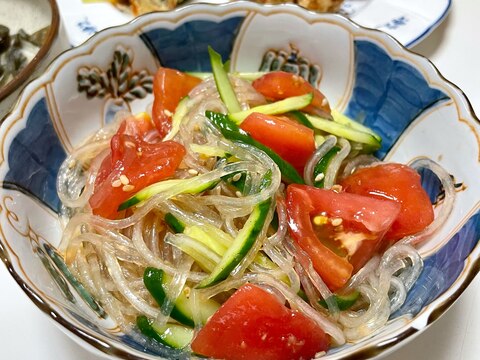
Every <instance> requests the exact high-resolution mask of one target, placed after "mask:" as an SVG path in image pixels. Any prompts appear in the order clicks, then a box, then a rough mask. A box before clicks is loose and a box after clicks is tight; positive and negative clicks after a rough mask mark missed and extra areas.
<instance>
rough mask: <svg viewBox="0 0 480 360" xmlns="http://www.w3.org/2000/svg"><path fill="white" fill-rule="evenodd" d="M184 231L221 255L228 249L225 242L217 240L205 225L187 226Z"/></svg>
mask: <svg viewBox="0 0 480 360" xmlns="http://www.w3.org/2000/svg"><path fill="white" fill-rule="evenodd" d="M218 231H221V230H218ZM183 233H184V234H185V235H187V236H189V237H191V238H192V239H195V240H197V241H199V242H201V243H202V244H204V245H205V246H207V247H208V248H209V249H211V250H213V251H215V253H217V254H218V255H220V256H222V255H223V254H224V253H225V251H227V247H226V246H224V244H222V243H220V242H219V241H217V240H216V239H215V238H214V237H213V236H211V235H210V234H209V233H207V232H206V231H205V230H204V229H203V226H202V227H200V226H198V225H193V226H187V227H186V228H185V231H184V232H183Z"/></svg>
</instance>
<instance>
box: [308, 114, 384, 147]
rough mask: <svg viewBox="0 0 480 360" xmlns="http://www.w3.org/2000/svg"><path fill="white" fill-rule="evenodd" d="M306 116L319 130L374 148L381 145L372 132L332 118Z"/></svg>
mask: <svg viewBox="0 0 480 360" xmlns="http://www.w3.org/2000/svg"><path fill="white" fill-rule="evenodd" d="M305 116H306V117H307V119H308V120H309V121H310V122H311V123H312V125H313V126H314V127H315V128H316V129H318V130H322V131H325V132H327V133H330V134H333V135H336V136H340V137H343V138H345V139H347V140H352V141H356V142H359V143H362V144H367V145H369V146H371V147H372V148H373V149H374V150H376V149H379V148H380V146H381V143H380V141H379V140H378V139H377V138H376V137H375V136H373V135H372V134H371V133H368V132H363V131H359V130H357V129H354V128H353V127H351V126H347V125H344V124H340V123H338V122H335V121H332V120H326V119H322V118H320V117H318V116H313V115H308V114H305Z"/></svg>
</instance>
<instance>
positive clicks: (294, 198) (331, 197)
mask: <svg viewBox="0 0 480 360" xmlns="http://www.w3.org/2000/svg"><path fill="white" fill-rule="evenodd" d="M371 200H375V201H371ZM286 203H287V215H288V224H289V231H290V234H291V236H292V238H293V239H294V240H295V241H296V242H297V244H298V245H299V246H300V247H301V248H302V249H303V250H304V251H305V252H306V253H307V255H309V257H310V259H311V261H312V265H313V267H314V269H315V271H317V273H318V274H319V275H320V276H321V277H322V278H323V280H324V281H325V283H326V284H327V286H328V287H329V288H330V289H331V290H333V291H335V290H338V289H340V288H341V287H342V286H343V285H345V283H346V282H347V281H348V280H349V278H350V277H351V275H352V273H354V272H356V271H358V270H359V269H360V268H361V267H362V266H363V265H364V264H365V263H366V262H367V261H368V260H369V259H370V258H371V257H372V256H373V255H374V254H375V252H376V251H377V250H378V248H379V246H380V242H381V240H382V238H383V235H384V234H385V232H386V231H387V230H388V229H389V228H390V226H391V224H392V223H393V221H394V220H395V218H396V217H397V215H398V213H399V211H400V206H399V205H398V204H396V203H395V202H392V201H387V200H378V199H372V198H369V197H367V196H361V195H356V194H349V193H337V192H335V191H333V190H326V189H317V188H314V187H311V186H307V185H297V184H291V185H289V186H288V188H287V198H286ZM318 214H324V216H325V218H327V219H341V226H342V228H341V229H340V228H336V227H335V226H332V225H328V224H325V226H322V237H323V238H322V240H325V241H326V240H333V242H334V243H335V244H336V246H337V247H338V249H337V250H338V251H337V252H334V251H333V250H332V249H331V248H329V247H327V246H326V245H324V243H323V242H322V241H321V239H320V238H319V237H318V236H317V233H316V231H315V229H314V227H313V224H312V217H314V216H315V215H318ZM342 236H345V238H350V239H352V238H353V237H354V238H355V242H354V245H353V247H351V249H352V250H348V249H349V248H348V247H347V250H348V254H345V255H339V254H338V253H341V251H340V249H341V245H344V244H346V241H345V240H343V239H344V238H342ZM324 238H325V239H324ZM327 238H328V239H327ZM344 250H345V249H344Z"/></svg>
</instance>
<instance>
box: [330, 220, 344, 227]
mask: <svg viewBox="0 0 480 360" xmlns="http://www.w3.org/2000/svg"><path fill="white" fill-rule="evenodd" d="M342 222H343V219H342V218H335V219H332V221H331V223H332V225H333V226H339V225H341V224H342Z"/></svg>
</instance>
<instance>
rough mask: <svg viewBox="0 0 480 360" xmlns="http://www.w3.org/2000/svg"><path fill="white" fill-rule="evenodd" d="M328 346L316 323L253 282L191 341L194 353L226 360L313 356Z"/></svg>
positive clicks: (305, 357)
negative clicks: (289, 307)
mask: <svg viewBox="0 0 480 360" xmlns="http://www.w3.org/2000/svg"><path fill="white" fill-rule="evenodd" d="M328 346H329V339H328V337H327V335H325V332H324V331H323V330H322V329H321V328H320V327H319V326H318V325H317V324H316V323H315V322H313V321H312V320H311V319H309V318H307V317H306V316H305V315H303V314H302V313H300V312H298V311H294V310H290V309H288V308H287V307H286V306H285V305H284V304H282V303H281V302H280V301H279V300H278V298H277V297H275V296H274V295H272V294H270V293H268V292H266V291H265V290H263V289H261V288H259V287H257V286H255V285H252V284H245V285H243V286H242V287H241V288H239V289H238V290H237V291H236V292H235V293H234V294H233V295H232V296H231V297H230V298H229V299H228V300H227V301H226V302H225V303H224V304H223V305H222V306H221V307H220V309H219V310H218V311H217V312H216V313H215V314H213V316H212V317H211V318H210V320H208V322H207V324H206V325H205V326H204V327H203V328H202V329H201V330H200V331H199V333H198V334H197V336H196V337H195V339H194V340H193V342H192V350H193V351H194V352H195V353H197V354H201V355H204V356H208V357H212V358H216V359H226V360H242V359H248V360H250V359H256V360H295V359H311V358H313V357H314V356H315V354H316V353H317V352H319V351H325V350H327V349H328Z"/></svg>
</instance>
